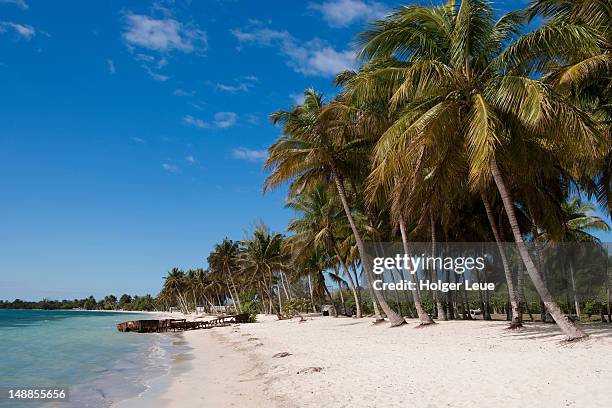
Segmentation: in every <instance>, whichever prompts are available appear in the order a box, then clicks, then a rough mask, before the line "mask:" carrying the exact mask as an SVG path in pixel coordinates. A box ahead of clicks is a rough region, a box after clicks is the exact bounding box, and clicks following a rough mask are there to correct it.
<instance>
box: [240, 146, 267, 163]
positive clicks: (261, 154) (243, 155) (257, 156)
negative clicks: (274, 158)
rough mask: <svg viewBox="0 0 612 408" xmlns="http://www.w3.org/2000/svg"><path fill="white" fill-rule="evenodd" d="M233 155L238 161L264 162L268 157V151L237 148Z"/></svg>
mask: <svg viewBox="0 0 612 408" xmlns="http://www.w3.org/2000/svg"><path fill="white" fill-rule="evenodd" d="M232 155H233V156H234V157H235V158H236V159H241V160H248V161H263V160H265V159H266V157H268V152H267V151H266V150H251V149H247V148H245V147H237V148H235V149H234V150H232Z"/></svg>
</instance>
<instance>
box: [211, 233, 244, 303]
mask: <svg viewBox="0 0 612 408" xmlns="http://www.w3.org/2000/svg"><path fill="white" fill-rule="evenodd" d="M238 253H239V250H238V243H236V242H233V241H231V240H229V239H227V238H225V239H224V240H223V241H222V242H221V243H220V244H217V245H215V250H214V251H213V252H211V253H210V255H209V256H208V265H209V266H210V268H211V269H213V270H218V271H220V272H222V273H223V274H224V275H225V277H226V279H227V282H228V289H229V292H230V296H231V298H232V302H233V303H234V308H236V310H237V311H238V310H241V309H242V307H241V306H240V297H239V296H238V291H237V289H236V283H235V281H234V274H235V273H236V272H237V270H238V269H237V265H236V263H237V260H238ZM232 289H233V292H232ZM236 305H237V307H236Z"/></svg>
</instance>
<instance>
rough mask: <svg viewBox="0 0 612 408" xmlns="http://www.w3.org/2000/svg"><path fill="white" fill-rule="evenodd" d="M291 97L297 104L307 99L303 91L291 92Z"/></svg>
mask: <svg viewBox="0 0 612 408" xmlns="http://www.w3.org/2000/svg"><path fill="white" fill-rule="evenodd" d="M289 97H290V98H291V100H292V101H293V103H295V104H296V105H301V104H303V103H304V100H305V99H306V97H305V96H304V93H303V92H300V93H292V94H289Z"/></svg>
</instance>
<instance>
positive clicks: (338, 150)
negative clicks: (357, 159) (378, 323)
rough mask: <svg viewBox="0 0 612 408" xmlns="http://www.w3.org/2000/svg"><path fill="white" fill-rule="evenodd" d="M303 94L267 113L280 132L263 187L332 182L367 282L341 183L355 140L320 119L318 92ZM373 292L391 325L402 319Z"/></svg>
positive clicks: (361, 250)
mask: <svg viewBox="0 0 612 408" xmlns="http://www.w3.org/2000/svg"><path fill="white" fill-rule="evenodd" d="M304 94H305V100H304V104H302V105H299V106H295V107H294V108H293V109H292V110H291V111H277V112H274V113H273V114H272V115H271V120H272V123H274V124H277V123H280V124H282V125H283V135H282V136H281V137H280V138H279V139H278V140H277V141H276V142H275V143H274V144H273V145H272V146H271V147H270V148H269V150H268V158H267V160H266V163H265V167H266V169H268V170H270V171H271V174H270V175H269V176H268V177H267V178H266V181H265V184H264V191H266V190H269V189H271V188H274V187H277V186H279V185H280V184H282V183H284V182H286V181H289V180H291V181H292V183H291V187H290V192H291V193H293V194H294V193H296V192H298V191H301V190H302V189H304V188H306V187H307V186H308V185H311V184H312V183H313V182H314V181H316V180H319V181H328V182H332V183H333V184H335V186H336V188H337V190H338V196H339V198H340V202H341V203H342V207H343V209H344V212H345V215H346V217H347V219H348V221H349V224H350V227H351V230H352V232H353V235H354V237H355V241H356V243H357V247H358V249H359V254H360V257H361V260H362V265H363V267H364V271H365V273H366V277H367V279H368V282H369V284H372V282H373V281H374V277H373V274H372V271H371V265H370V261H369V259H368V258H367V253H366V250H365V244H364V242H363V240H362V239H361V234H360V232H359V230H358V228H357V224H356V222H355V218H354V216H353V211H352V210H351V207H350V205H349V201H348V198H347V194H346V187H345V184H344V183H345V178H346V177H347V175H349V174H350V168H351V165H353V164H354V162H353V161H352V160H351V159H352V155H353V154H354V150H353V148H354V146H355V144H356V143H358V141H357V142H356V141H354V140H350V139H347V135H346V133H344V132H342V131H338V132H336V131H334V130H336V129H335V128H334V127H332V126H329V123H328V122H327V121H325V120H322V119H321V113H322V111H323V109H324V104H323V97H322V95H321V94H320V93H317V92H316V91H314V90H312V89H308V90H306V91H305V93H304ZM375 296H376V299H377V300H378V303H379V304H380V305H381V307H382V309H383V311H384V312H385V314H386V315H387V317H388V318H389V321H390V323H391V326H398V325H401V324H403V323H405V321H404V319H403V318H402V317H401V316H400V315H398V314H397V313H395V312H394V311H393V310H392V309H391V308H390V307H389V305H388V304H387V302H386V301H385V299H384V298H383V297H382V295H381V294H380V293H379V292H377V291H375Z"/></svg>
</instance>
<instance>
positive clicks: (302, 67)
mask: <svg viewBox="0 0 612 408" xmlns="http://www.w3.org/2000/svg"><path fill="white" fill-rule="evenodd" d="M232 34H233V35H234V36H235V37H236V38H237V39H238V41H239V42H241V43H251V44H256V45H259V46H265V47H275V48H278V50H279V51H280V53H281V55H283V56H285V57H286V58H287V65H289V66H290V67H291V68H293V70H294V71H296V72H299V73H302V74H304V75H305V76H326V77H329V76H334V75H336V74H337V73H338V72H340V71H344V70H347V69H353V68H355V52H354V51H353V50H344V51H337V50H336V49H335V48H334V47H333V46H331V45H330V44H329V43H327V42H326V41H323V40H321V39H318V38H315V39H313V40H311V41H308V42H301V41H299V40H297V39H296V38H295V37H293V36H292V35H291V34H290V33H289V32H287V31H275V30H271V29H269V28H261V27H255V28H252V29H248V28H247V29H235V30H232Z"/></svg>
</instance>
